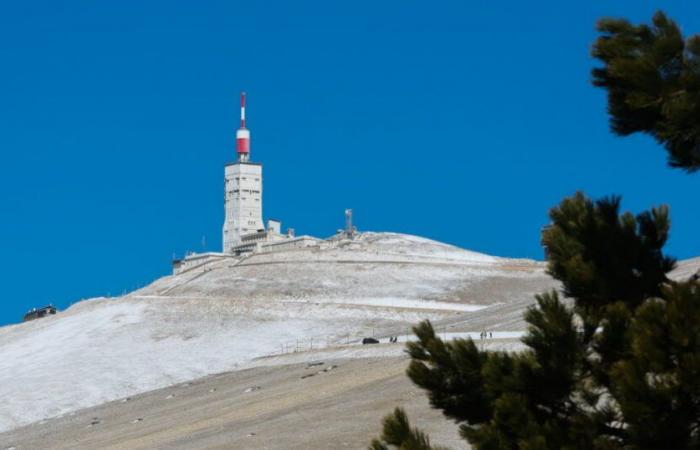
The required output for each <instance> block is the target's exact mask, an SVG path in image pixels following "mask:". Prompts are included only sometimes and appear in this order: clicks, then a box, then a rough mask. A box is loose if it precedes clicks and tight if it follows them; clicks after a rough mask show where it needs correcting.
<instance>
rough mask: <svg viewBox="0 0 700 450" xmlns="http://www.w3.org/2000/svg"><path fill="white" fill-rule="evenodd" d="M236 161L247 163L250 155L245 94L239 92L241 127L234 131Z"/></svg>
mask: <svg viewBox="0 0 700 450" xmlns="http://www.w3.org/2000/svg"><path fill="white" fill-rule="evenodd" d="M236 152H237V153H238V160H239V161H241V162H247V161H248V158H249V154H250V131H249V130H248V129H247V128H246V127H245V92H241V127H240V128H239V129H238V131H236Z"/></svg>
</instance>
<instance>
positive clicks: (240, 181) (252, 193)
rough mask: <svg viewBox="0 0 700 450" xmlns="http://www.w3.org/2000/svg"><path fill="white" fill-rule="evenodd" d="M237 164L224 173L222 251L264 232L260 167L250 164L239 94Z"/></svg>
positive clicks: (228, 251)
mask: <svg viewBox="0 0 700 450" xmlns="http://www.w3.org/2000/svg"><path fill="white" fill-rule="evenodd" d="M236 153H237V155H238V160H237V161H236V162H234V163H230V164H227V165H226V167H225V170H224V180H225V182H224V211H225V218H224V230H223V247H224V248H223V251H224V253H231V249H232V248H233V247H235V246H236V245H238V244H239V243H240V242H241V236H242V235H244V234H249V233H254V232H256V231H259V230H263V229H264V225H263V218H262V164H260V163H254V162H250V131H249V130H248V129H247V128H246V126H245V92H241V127H240V128H239V129H238V131H237V132H236Z"/></svg>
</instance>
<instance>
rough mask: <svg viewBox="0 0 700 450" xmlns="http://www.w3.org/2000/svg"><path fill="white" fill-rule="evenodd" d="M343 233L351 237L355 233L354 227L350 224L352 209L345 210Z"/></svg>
mask: <svg viewBox="0 0 700 450" xmlns="http://www.w3.org/2000/svg"><path fill="white" fill-rule="evenodd" d="M345 234H346V235H347V236H348V237H352V236H353V235H354V234H355V229H354V228H353V226H352V209H346V210H345Z"/></svg>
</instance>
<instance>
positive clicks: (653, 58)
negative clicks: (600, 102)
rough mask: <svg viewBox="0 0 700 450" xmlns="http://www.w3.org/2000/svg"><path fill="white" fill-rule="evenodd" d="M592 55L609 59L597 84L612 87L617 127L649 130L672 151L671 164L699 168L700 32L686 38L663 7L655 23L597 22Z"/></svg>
mask: <svg viewBox="0 0 700 450" xmlns="http://www.w3.org/2000/svg"><path fill="white" fill-rule="evenodd" d="M598 30H599V31H600V32H601V33H602V36H600V38H599V39H598V40H597V42H596V43H595V45H594V47H593V56H595V57H596V58H598V59H600V60H601V61H603V62H604V63H605V66H604V67H602V68H598V69H594V70H593V83H594V84H595V85H596V86H600V87H603V88H605V89H607V91H608V112H609V113H610V116H611V126H612V130H613V131H614V132H615V133H617V134H620V135H623V136H625V135H628V134H632V133H636V132H644V133H648V134H650V135H651V136H653V137H654V138H656V140H657V141H658V142H659V143H661V144H662V145H663V146H664V147H665V148H666V150H667V151H668V153H669V163H670V165H671V166H672V167H680V168H683V169H685V170H687V171H696V170H698V169H700V130H699V129H698V118H699V117H700V36H697V35H695V36H692V37H690V38H689V39H687V40H684V39H683V36H682V34H681V31H680V28H679V27H678V25H676V24H675V23H674V22H673V21H671V20H669V19H668V18H667V17H666V15H664V14H663V13H661V12H658V13H656V15H654V18H653V20H652V25H651V26H649V25H639V26H634V25H632V24H630V23H629V22H628V21H626V20H619V19H604V20H601V21H600V22H599V23H598Z"/></svg>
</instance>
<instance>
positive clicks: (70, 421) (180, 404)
mask: <svg viewBox="0 0 700 450" xmlns="http://www.w3.org/2000/svg"><path fill="white" fill-rule="evenodd" d="M314 364H315V365H314ZM407 364H408V359H407V358H406V357H405V356H398V357H386V358H360V359H336V360H318V361H316V362H315V363H314V362H311V363H298V364H292V365H285V366H274V367H257V368H252V369H248V370H242V371H236V372H230V373H225V374H220V375H212V376H208V377H205V378H201V379H198V380H195V381H192V382H188V383H182V384H177V385H174V386H171V387H168V388H164V389H159V390H156V391H152V392H148V393H145V394H141V395H136V396H134V397H131V398H129V399H128V400H127V399H122V400H117V401H114V402H110V403H106V404H104V405H101V406H97V407H93V408H88V409H84V410H81V411H78V412H75V413H71V414H69V415H66V416H64V417H59V418H54V419H50V420H46V421H42V422H38V423H35V424H32V425H29V426H25V427H22V428H17V429H15V430H12V431H10V432H6V433H3V434H0V443H1V445H0V449H8V448H14V449H16V450H20V449H49V448H50V449H300V450H301V449H305V450H308V449H337V448H348V449H361V448H366V447H367V445H368V444H369V442H370V440H371V438H372V437H375V436H377V435H378V434H379V432H380V428H381V419H382V417H383V416H385V415H386V414H387V413H389V412H391V411H392V410H393V408H394V407H396V406H402V407H404V408H405V409H406V410H407V412H408V414H409V416H410V418H411V420H412V421H413V423H414V424H415V425H418V426H420V427H421V428H423V429H424V430H425V431H427V432H428V433H429V434H430V436H431V439H432V442H434V443H436V444H442V445H447V446H449V447H451V448H454V449H463V448H468V447H467V445H466V443H465V442H464V441H462V440H461V439H460V438H459V436H458V434H457V426H456V425H455V424H453V423H452V422H450V421H448V420H446V419H444V418H443V417H442V416H441V414H440V413H439V412H438V411H435V410H433V409H431V408H430V406H429V404H428V400H427V397H426V395H425V393H424V392H423V391H422V390H420V389H419V388H417V387H415V386H414V385H412V383H411V382H410V381H409V380H408V378H407V377H406V375H405V373H404V372H405V368H406V366H407Z"/></svg>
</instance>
